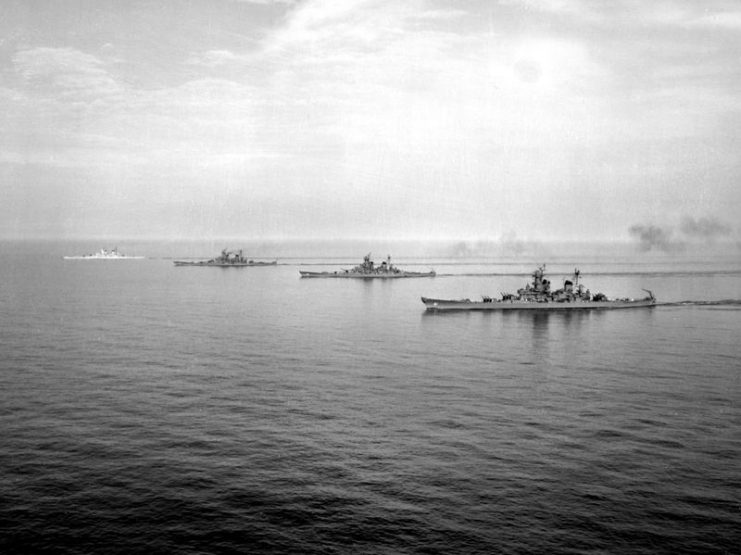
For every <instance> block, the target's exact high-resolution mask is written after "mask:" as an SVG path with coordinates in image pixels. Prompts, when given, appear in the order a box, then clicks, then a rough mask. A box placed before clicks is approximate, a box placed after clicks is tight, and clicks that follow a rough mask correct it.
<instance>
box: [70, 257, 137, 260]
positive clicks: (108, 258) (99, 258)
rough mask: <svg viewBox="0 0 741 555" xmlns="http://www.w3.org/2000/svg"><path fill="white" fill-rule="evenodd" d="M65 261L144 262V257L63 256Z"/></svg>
mask: <svg viewBox="0 0 741 555" xmlns="http://www.w3.org/2000/svg"><path fill="white" fill-rule="evenodd" d="M62 258H64V259H65V260H143V259H144V257H143V256H63V257H62Z"/></svg>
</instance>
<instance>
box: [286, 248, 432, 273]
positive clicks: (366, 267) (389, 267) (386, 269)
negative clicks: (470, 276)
mask: <svg viewBox="0 0 741 555" xmlns="http://www.w3.org/2000/svg"><path fill="white" fill-rule="evenodd" d="M299 273H300V274H301V277H302V278H360V279H394V278H415V277H434V276H435V271H434V270H430V271H429V272H408V271H406V270H400V269H399V268H397V267H396V266H394V265H393V264H391V257H390V256H389V257H387V258H386V260H384V261H383V262H381V263H380V264H378V265H376V264H375V263H374V262H373V260H371V253H368V254H366V255H365V257H363V263H362V264H360V265H358V266H355V267H354V268H352V269H351V270H337V271H334V272H309V271H306V270H299Z"/></svg>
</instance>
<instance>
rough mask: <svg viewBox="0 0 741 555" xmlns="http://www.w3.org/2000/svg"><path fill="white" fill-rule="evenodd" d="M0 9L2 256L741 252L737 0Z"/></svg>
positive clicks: (27, 3)
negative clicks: (467, 243) (56, 240)
mask: <svg viewBox="0 0 741 555" xmlns="http://www.w3.org/2000/svg"><path fill="white" fill-rule="evenodd" d="M0 9H1V10H2V16H1V17H0V106H1V107H0V237H39V236H49V237H80V236H100V237H117V236H118V237H134V236H142V237H145V236H147V237H148V236H167V237H212V236H220V237H223V236H243V237H251V238H254V237H257V238H267V237H279V236H286V237H312V236H316V237H333V236H339V237H344V236H353V237H364V236H376V237H379V238H394V237H413V238H416V237H430V238H447V237H460V238H493V239H496V238H500V237H506V238H510V239H511V238H513V237H517V238H518V239H539V240H543V239H548V238H557V239H578V238H583V239H621V240H628V239H629V238H630V237H631V235H632V236H633V237H634V238H638V237H640V238H641V239H645V237H644V234H648V235H645V236H646V237H649V239H650V237H651V235H650V234H651V232H652V231H653V232H662V233H669V234H671V233H672V230H675V232H676V233H678V234H681V233H683V232H684V233H686V234H691V233H692V230H697V229H700V230H701V231H702V230H705V231H706V232H708V233H710V236H712V235H713V232H712V230H716V231H718V230H720V231H718V233H716V235H725V236H729V237H731V238H736V239H738V237H739V235H741V230H740V229H739V224H738V223H737V220H738V214H740V213H741V186H739V175H740V172H741V142H740V141H739V137H740V136H741V2H738V1H736V0H726V1H724V0H715V1H714V0H702V1H700V0H692V1H689V0H677V1H661V0H658V1H655V0H652V1H644V0H622V1H620V0H617V1H610V2H598V1H589V0H537V1H536V0H499V1H494V0H487V1H484V0H460V1H440V0H428V1H423V0H409V1H400V0H389V1H360V0H331V1H330V0H304V1H289V0H286V1H280V2H279V1H269V0H264V1H258V0H248V1H236V0H204V1H171V2H166V1H153V2H136V1H124V0H120V1H115V2H114V1H102V0H90V1H86V2H83V1H74V0H64V1H60V0H49V1H33V0H19V1H17V2H16V1H13V0H0ZM700 235H701V234H700ZM710 238H712V237H710Z"/></svg>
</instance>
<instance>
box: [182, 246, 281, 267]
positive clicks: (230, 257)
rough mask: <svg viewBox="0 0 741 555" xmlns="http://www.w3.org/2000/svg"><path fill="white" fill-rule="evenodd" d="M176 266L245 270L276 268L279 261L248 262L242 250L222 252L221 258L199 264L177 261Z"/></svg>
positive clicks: (202, 261)
mask: <svg viewBox="0 0 741 555" xmlns="http://www.w3.org/2000/svg"><path fill="white" fill-rule="evenodd" d="M174 264H175V266H216V267H219V268H243V267H245V266H275V265H276V264H278V261H277V260H273V261H272V262H261V261H257V260H248V259H247V258H245V257H244V256H242V249H240V250H238V251H228V250H226V249H224V250H223V251H221V256H219V257H217V258H212V259H211V260H201V261H198V262H194V261H188V260H175V262H174Z"/></svg>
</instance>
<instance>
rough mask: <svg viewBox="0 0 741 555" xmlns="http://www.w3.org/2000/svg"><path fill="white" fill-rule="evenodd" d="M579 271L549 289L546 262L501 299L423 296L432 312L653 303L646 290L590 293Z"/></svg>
mask: <svg viewBox="0 0 741 555" xmlns="http://www.w3.org/2000/svg"><path fill="white" fill-rule="evenodd" d="M579 274H580V272H579V270H574V278H573V281H572V280H568V279H567V280H565V281H564V286H563V288H562V289H558V290H557V291H551V282H550V281H549V280H548V279H546V278H545V265H543V266H541V267H539V268H538V269H537V270H535V272H533V282H532V284H530V283H528V284H527V285H526V286H525V287H524V288H522V289H519V290H518V291H517V294H513V293H503V294H502V298H501V299H493V298H491V297H488V296H484V297H482V298H481V300H480V301H472V300H470V299H459V300H453V299H432V298H429V297H422V302H423V303H424V304H425V306H426V307H427V310H429V311H431V312H437V311H440V310H585V309H595V308H597V309H602V308H640V307H651V306H654V305H655V304H656V298H655V297H654V294H653V293H652V292H651V291H649V290H648V289H643V291H645V292H646V293H648V297H645V298H643V299H629V298H624V299H608V298H607V297H606V296H605V295H604V294H602V293H596V294H595V295H592V294H591V293H590V292H589V289H586V290H585V289H584V286H583V285H581V284H580V283H579Z"/></svg>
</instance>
